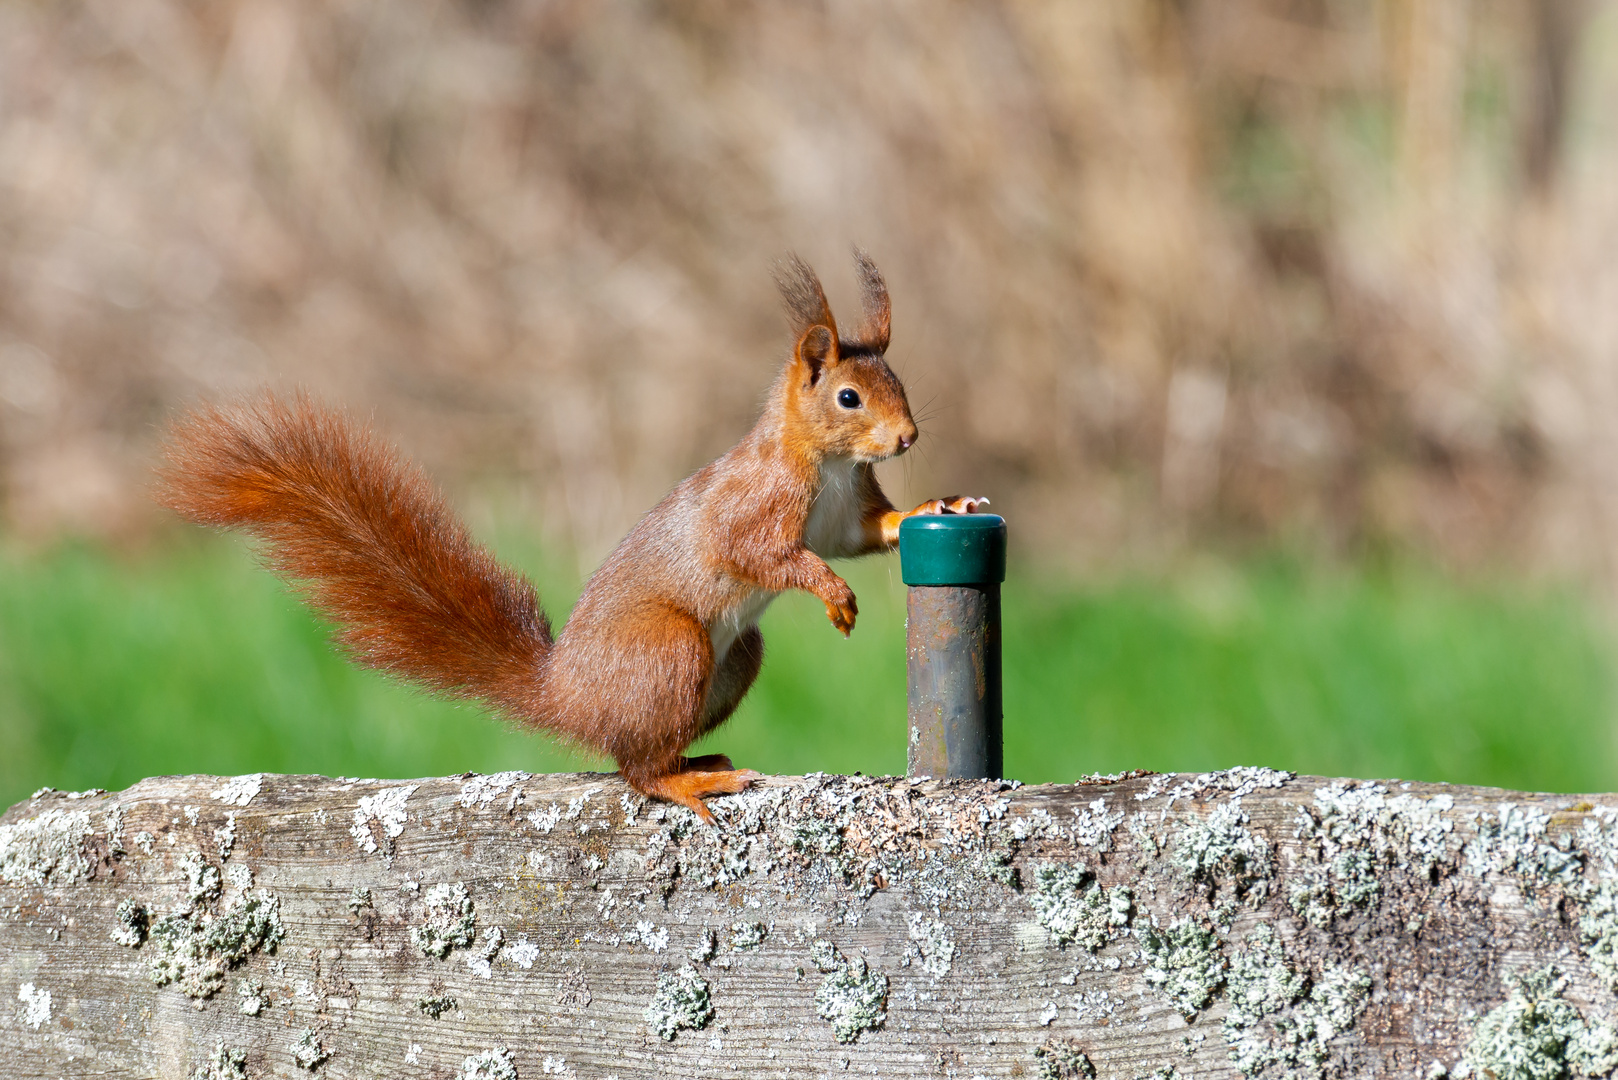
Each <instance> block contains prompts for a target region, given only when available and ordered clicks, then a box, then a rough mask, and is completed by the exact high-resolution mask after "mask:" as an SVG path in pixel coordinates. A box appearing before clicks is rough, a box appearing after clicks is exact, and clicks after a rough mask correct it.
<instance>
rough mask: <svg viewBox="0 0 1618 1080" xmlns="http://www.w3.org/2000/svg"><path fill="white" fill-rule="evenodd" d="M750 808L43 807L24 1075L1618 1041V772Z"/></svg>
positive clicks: (1083, 1059) (1204, 1056) (1490, 1048)
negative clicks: (1592, 780) (712, 824)
mask: <svg viewBox="0 0 1618 1080" xmlns="http://www.w3.org/2000/svg"><path fill="white" fill-rule="evenodd" d="M715 807H716V809H717V810H718V811H719V814H720V818H721V824H720V825H719V827H717V828H708V827H704V826H701V825H699V824H697V823H696V821H695V819H694V818H693V817H692V816H691V815H690V814H689V813H688V812H686V811H684V810H678V809H671V808H669V807H666V806H661V805H655V804H648V803H646V802H644V801H643V800H641V799H640V798H639V797H637V796H635V795H633V794H632V793H630V792H629V791H628V790H627V789H626V788H625V787H624V785H623V784H622V783H620V782H619V781H618V780H617V778H616V777H612V776H596V775H570V776H542V777H534V776H528V775H526V774H522V773H507V774H500V775H497V776H473V775H468V776H464V777H454V778H448V779H438V780H420V781H411V782H402V781H377V780H342V779H339V780H328V779H324V778H320V777H308V776H286V777H281V776H263V777H257V776H255V777H237V778H235V779H226V778H217V777H161V778H155V779H151V780H146V781H143V782H141V783H139V784H136V785H135V786H134V787H132V788H130V789H129V790H127V791H124V792H120V793H117V794H111V795H109V794H105V793H102V792H80V793H74V794H62V793H57V792H48V791H47V792H42V793H40V794H38V795H36V796H35V797H34V798H33V799H31V800H29V801H28V802H26V803H22V804H20V805H18V806H16V807H13V808H12V809H11V810H10V811H9V812H8V813H7V814H6V815H5V817H4V819H3V824H0V934H3V935H4V938H3V940H4V945H3V947H0V994H3V995H4V998H5V999H6V1000H7V1001H9V1002H10V1003H11V1004H9V1005H5V1006H0V1073H4V1075H6V1076H8V1077H17V1078H23V1077H58V1076H91V1075H94V1076H159V1077H194V1076H200V1077H207V1078H218V1077H264V1076H309V1075H311V1074H313V1075H314V1076H319V1077H349V1076H388V1077H440V1078H447V1077H504V1078H509V1077H523V1078H530V1077H543V1076H564V1077H588V1078H605V1077H619V1078H621V1080H622V1078H628V1077H632V1076H659V1077H748V1078H754V1077H775V1076H804V1077H807V1076H819V1075H826V1074H838V1073H842V1072H844V1071H847V1072H849V1073H852V1074H858V1075H878V1076H884V1077H892V1076H929V1077H931V1076H959V1077H962V1078H967V1077H975V1076H982V1077H1001V1076H1027V1077H1041V1076H1043V1077H1077V1076H1090V1075H1096V1076H1100V1077H1121V1078H1134V1077H1144V1076H1158V1077H1168V1076H1176V1075H1177V1076H1180V1077H1190V1076H1196V1077H1199V1078H1202V1077H1209V1076H1233V1075H1236V1074H1238V1073H1240V1072H1246V1073H1247V1074H1249V1075H1255V1076H1257V1075H1264V1076H1282V1075H1287V1074H1292V1075H1297V1076H1314V1075H1323V1076H1331V1075H1355V1076H1369V1075H1379V1076H1391V1075H1401V1076H1421V1077H1436V1076H1439V1075H1443V1074H1444V1073H1446V1072H1447V1074H1448V1075H1451V1076H1459V1075H1462V1074H1463V1073H1465V1072H1466V1071H1468V1070H1471V1071H1473V1072H1474V1073H1475V1074H1477V1075H1482V1074H1483V1072H1484V1070H1485V1069H1487V1070H1488V1071H1492V1072H1493V1073H1494V1074H1495V1075H1496V1076H1497V1077H1499V1078H1501V1080H1504V1078H1506V1077H1510V1076H1517V1075H1521V1076H1529V1075H1533V1076H1545V1077H1550V1076H1562V1075H1569V1076H1578V1075H1592V1076H1594V1075H1601V1076H1605V1075H1607V1074H1609V1073H1611V1072H1612V1071H1613V1069H1614V1067H1615V1066H1618V1040H1615V1036H1614V1033H1613V1030H1612V1027H1611V1026H1610V1025H1611V1024H1612V1020H1611V1018H1612V1017H1613V1015H1614V1014H1615V1012H1618V884H1615V882H1618V798H1615V797H1611V796H1596V797H1590V798H1579V797H1573V796H1542V795H1523V794H1516V793H1509V792H1500V791H1493V790H1483V789H1476V788H1455V787H1442V786H1436V785H1426V784H1399V783H1388V784H1386V785H1380V784H1370V783H1362V782H1358V781H1332V780H1322V779H1317V778H1312V777H1296V778H1294V777H1291V776H1290V775H1289V774H1285V773H1277V772H1272V771H1269V770H1260V769H1242V770H1233V771H1231V772H1226V773H1213V774H1208V775H1205V776H1159V775H1143V776H1135V777H1128V778H1123V779H1119V780H1115V781H1096V782H1091V783H1084V784H1078V785H1073V786H1065V785H1063V786H1046V787H1021V788H1017V787H1014V786H1013V785H1009V784H1006V785H1001V784H992V783H964V782H963V783H953V784H937V783H931V782H923V783H912V782H908V781H905V780H896V779H874V778H861V777H837V776H813V777H804V778H776V779H772V780H769V781H767V782H766V783H765V784H764V785H763V786H762V787H760V788H758V789H756V790H754V791H752V792H748V793H746V794H744V795H741V796H736V797H732V798H728V799H721V800H717V801H716V803H715ZM1092 1070H1093V1072H1092Z"/></svg>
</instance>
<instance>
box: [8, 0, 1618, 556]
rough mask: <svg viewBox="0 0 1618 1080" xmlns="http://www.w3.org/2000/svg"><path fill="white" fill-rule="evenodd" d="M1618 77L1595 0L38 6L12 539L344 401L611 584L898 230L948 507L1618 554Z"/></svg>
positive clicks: (23, 215) (901, 276)
mask: <svg viewBox="0 0 1618 1080" xmlns="http://www.w3.org/2000/svg"><path fill="white" fill-rule="evenodd" d="M1615 101H1618V25H1615V18H1614V12H1613V11H1612V10H1611V9H1610V8H1607V7H1600V6H1596V5H1594V4H1592V3H1586V2H1584V0H1539V2H1535V0H1472V2H1466V0H1382V2H1379V3H1378V2H1368V0H1354V2H1351V0H1299V2H1289V0H1183V2H1179V3H1169V2H1165V0H1132V2H1125V0H1094V2H1089V0H1086V2H1066V0H1043V2H1041V0H1028V2H1022V3H1009V2H1008V3H994V2H990V0H976V2H966V0H955V2H941V0H927V2H924V0H896V2H894V3H889V4H854V3H848V2H846V0H826V2H819V3H816V2H788V3H774V4H749V3H741V2H735V0H692V2H677V3H669V2H663V3H659V2H655V0H643V2H639V3H629V2H625V3H582V2H577V0H476V2H465V3H460V4H450V3H435V2H431V0H386V2H383V0H339V2H325V3H312V2H295V0H212V2H207V3H204V2H201V0H192V2H180V0H86V2H79V3H47V2H30V0H6V2H4V3H0V425H3V426H0V466H3V484H4V486H3V506H4V514H5V520H6V522H7V523H8V524H7V527H8V529H9V531H11V532H13V533H20V534H24V535H34V536H38V535H49V534H52V533H56V532H59V531H61V530H63V529H69V530H82V529H88V530H92V531H112V532H114V533H117V532H120V531H127V530H135V531H139V530H141V529H144V528H146V527H148V526H149V525H150V523H151V522H152V521H153V520H155V516H154V515H153V514H152V512H151V511H149V510H148V509H146V506H145V502H144V496H143V484H144V478H145V475H146V471H147V469H148V468H149V465H150V461H151V457H152V454H153V447H154V445H155V443H156V439H157V436H158V433H159V431H160V429H161V424H162V422H163V419H164V417H165V416H167V415H169V414H170V413H171V412H172V411H173V410H175V409H177V408H179V407H181V406H182V405H183V404H184V403H185V402H187V401H189V400H192V399H194V398H196V397H198V396H222V395H227V394H231V393H236V392H240V391H244V390H247V389H249V388H252V387H255V386H259V385H261V384H273V385H280V386H288V385H293V384H302V385H307V386H309V387H312V388H313V389H315V390H316V391H317V392H318V393H319V394H321V395H322V396H324V397H326V398H329V399H332V400H336V401H341V402H343V403H346V404H348V405H349V406H350V407H352V408H354V409H356V410H357V411H360V412H362V413H366V414H374V415H375V417H376V421H377V424H378V425H379V426H380V427H381V428H383V429H384V430H386V431H387V432H388V433H390V434H391V435H393V436H395V437H396V438H397V439H398V440H399V441H400V442H401V443H402V444H403V445H404V446H405V447H406V448H407V449H408V450H409V451H410V452H411V453H412V454H414V455H416V456H417V457H418V458H419V459H420V460H422V461H423V462H424V463H425V464H426V465H427V466H428V467H429V468H430V469H432V470H433V471H434V472H436V473H437V474H438V475H440V476H441V477H442V478H443V479H444V480H445V481H446V483H447V484H448V485H449V486H450V487H451V488H453V489H455V490H456V491H458V492H460V493H461V494H462V495H463V496H464V495H465V493H466V492H467V491H469V490H472V489H474V488H476V487H477V485H478V484H480V483H481V484H483V485H485V486H492V487H493V488H500V487H501V485H504V490H507V491H510V490H520V491H523V492H526V493H528V495H527V497H528V498H529V499H531V501H532V504H533V505H535V506H536V507H537V508H538V509H537V516H538V517H539V518H540V519H541V520H542V521H543V523H544V527H545V528H546V529H547V530H550V531H551V539H552V540H553V541H563V542H565V543H566V544H567V545H568V546H570V547H572V548H573V549H575V550H578V551H579V552H581V553H582V554H583V556H584V557H585V559H586V561H588V559H590V558H593V557H595V556H597V555H599V554H600V553H601V552H602V551H603V550H604V549H605V547H606V546H607V545H610V544H611V543H612V542H613V541H614V540H615V539H616V537H617V536H618V535H620V534H621V532H622V531H623V530H624V529H625V528H626V527H627V525H628V524H629V523H630V522H631V521H632V520H633V519H634V517H635V516H636V515H638V514H639V513H640V512H642V511H643V510H644V509H645V508H646V507H648V506H649V505H650V504H651V503H652V502H653V501H654V500H655V499H656V498H657V497H658V496H659V495H660V494H661V492H662V491H664V490H666V489H667V487H668V486H670V485H671V484H672V483H673V482H675V481H676V480H677V479H678V478H679V477H680V476H682V475H683V474H685V473H686V472H688V471H689V470H690V469H692V468H694V467H695V466H696V465H698V464H700V463H701V462H702V461H704V460H706V459H707V458H708V457H710V456H712V455H714V454H716V453H718V452H720V451H721V450H723V449H724V448H725V447H726V446H727V445H728V444H729V443H730V442H731V441H732V440H734V439H735V438H736V437H737V436H738V434H739V433H740V432H741V431H742V430H743V429H744V428H745V426H746V425H747V424H748V423H749V421H750V420H751V417H752V415H753V412H754V410H755V408H756V406H757V402H758V400H759V397H760V395H761V393H762V391H763V388H764V387H765V386H766V385H767V383H768V381H769V379H770V377H771V374H772V372H773V369H774V365H775V364H776V363H777V362H778V361H779V359H780V358H781V357H782V355H783V354H784V349H785V347H786V342H785V341H784V330H783V323H782V320H781V319H780V318H779V316H778V314H777V308H776V302H775V299H774V296H773V292H772V287H771V285H770V280H769V267H770V263H771V261H772V260H773V259H774V258H775V257H776V256H778V255H779V254H780V253H781V252H783V251H785V250H787V249H789V248H792V249H796V250H798V251H799V252H801V253H802V254H804V255H805V256H806V257H808V258H809V259H810V260H811V261H812V262H813V263H815V264H816V265H817V266H818V267H819V268H820V270H821V272H822V276H823V277H824V278H825V279H826V281H827V285H828V289H829V291H830V292H831V294H832V297H833V302H834V305H835V304H836V303H837V301H838V300H842V301H843V303H844V304H845V305H846V304H850V303H852V296H853V288H852V281H851V275H850V274H849V270H848V248H849V245H850V244H851V243H856V242H857V243H859V244H861V245H863V246H865V247H867V248H868V249H869V250H870V251H871V252H872V253H873V255H874V256H875V257H876V259H877V261H878V262H879V263H880V264H881V265H882V267H883V268H884V270H885V272H886V273H887V275H888V279H889V284H890V287H891V289H892V292H893V295H894V302H895V333H894V341H895V344H894V348H893V351H892V354H891V359H893V361H894V362H895V366H896V367H897V368H898V369H899V370H900V372H901V374H902V375H903V376H904V377H905V379H906V381H907V384H908V385H909V386H910V388H911V396H912V400H913V403H914V404H915V405H916V406H918V411H920V409H921V407H922V406H923V405H927V408H926V410H925V411H926V412H927V413H929V414H930V415H929V416H928V418H927V420H926V421H925V422H924V425H923V426H924V430H926V431H928V432H930V434H931V438H930V439H928V440H927V441H925V442H924V443H923V446H922V450H923V452H924V456H922V457H919V458H917V459H916V460H914V461H912V462H910V463H908V464H907V465H906V467H905V468H903V469H897V468H896V469H895V472H894V475H893V480H892V483H893V484H895V485H897V486H899V487H900V488H901V489H905V488H908V490H907V491H905V492H904V494H906V495H908V496H909V497H911V498H921V497H924V496H929V495H935V494H940V493H944V492H945V489H948V490H949V491H957V490H961V491H969V492H971V493H978V492H979V491H982V492H984V493H988V494H990V495H992V496H993V497H994V498H995V507H996V509H1000V510H1003V511H1004V512H1006V513H1007V514H1008V515H1011V516H1013V517H1014V518H1015V519H1016V520H1017V521H1018V523H1019V530H1020V536H1022V537H1024V538H1027V539H1029V540H1030V541H1031V542H1037V543H1038V544H1040V545H1042V546H1043V547H1044V549H1045V550H1046V551H1048V552H1060V553H1062V554H1064V555H1066V556H1068V557H1070V558H1074V559H1078V560H1082V561H1086V562H1094V561H1096V560H1101V561H1106V560H1116V559H1120V558H1122V559H1126V560H1134V559H1139V558H1152V557H1156V556H1160V555H1164V554H1173V553H1174V552H1176V551H1180V550H1184V549H1185V548H1186V547H1188V546H1191V545H1198V544H1203V543H1208V542H1214V543H1231V542H1236V543H1258V544H1269V543H1275V542H1288V543H1294V542H1301V543H1303V544H1305V545H1310V546H1321V547H1324V548H1325V549H1327V550H1330V551H1336V552H1347V553H1352V552H1355V551H1358V550H1362V549H1363V548H1365V547H1367V546H1376V545H1382V544H1390V543H1391V544H1400V545H1404V544H1412V545H1415V546H1416V547H1418V548H1419V549H1423V550H1426V551H1429V552H1431V553H1434V554H1436V555H1437V556H1439V557H1441V558H1443V559H1445V560H1448V561H1451V562H1454V563H1458V564H1462V565H1477V564H1490V565H1494V564H1500V563H1505V564H1508V565H1516V566H1528V567H1553V568H1558V569H1562V570H1569V571H1571V572H1575V573H1597V574H1602V575H1606V573H1607V571H1608V569H1609V567H1608V561H1609V557H1610V553H1612V552H1614V551H1618V445H1615V437H1614V435H1613V433H1612V430H1611V429H1612V425H1611V424H1610V423H1609V422H1608V417H1609V416H1610V415H1612V413H1613V410H1614V407H1615V406H1618V369H1615V363H1614V361H1615V360H1618V182H1615V180H1614V176H1615V175H1618V109H1614V108H1613V104H1614V102H1615ZM929 403H930V404H929Z"/></svg>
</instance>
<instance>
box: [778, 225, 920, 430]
mask: <svg viewBox="0 0 1618 1080" xmlns="http://www.w3.org/2000/svg"><path fill="white" fill-rule="evenodd" d="M854 266H855V268H856V269H857V270H858V271H859V276H860V286H861V290H862V292H863V294H864V308H865V310H864V314H863V317H862V319H861V321H860V325H859V329H858V330H856V331H855V333H854V336H853V337H850V338H843V337H839V336H838V334H837V321H836V320H835V319H833V318H832V314H831V307H830V306H829V305H828V304H827V303H826V293H825V291H824V290H823V289H822V288H821V287H820V279H819V278H817V277H816V276H815V272H814V271H813V270H811V269H810V268H809V265H808V264H807V263H805V262H804V261H803V260H802V259H800V258H798V257H797V256H796V255H788V256H787V257H786V259H785V260H783V261H782V263H781V264H780V265H779V266H778V267H777V269H776V277H775V280H776V284H777V285H779V286H780V288H781V297H782V299H783V300H784V301H785V302H786V309H787V317H788V318H789V319H791V320H792V330H793V334H794V335H795V337H796V342H795V344H794V345H793V347H792V359H791V360H789V361H787V375H786V378H787V403H788V409H789V410H790V411H791V413H792V414H793V419H794V420H795V421H797V422H798V424H800V425H801V428H802V429H806V430H807V431H808V432H809V433H810V438H811V439H812V440H813V441H814V444H815V446H816V448H817V449H818V450H819V451H820V452H821V453H823V454H828V455H830V454H836V455H840V456H844V457H851V458H853V459H855V460H856V461H881V460H883V459H884V458H890V457H893V456H894V455H896V454H902V453H904V452H905V451H906V450H908V449H910V447H911V445H912V444H913V443H914V442H915V441H916V422H915V420H914V419H912V418H911V416H910V402H909V401H907V400H906V399H905V388H904V386H903V385H901V384H900V382H899V378H898V376H896V375H895V374H894V373H893V370H892V369H891V368H889V367H888V362H887V361H886V360H884V359H883V354H885V353H886V352H887V351H888V325H889V311H890V309H889V305H888V287H887V286H886V285H885V284H883V282H882V275H881V274H880V273H878V272H877V268H876V264H875V263H873V262H872V261H871V257H870V256H869V255H867V254H865V252H863V251H860V250H858V249H855V251H854Z"/></svg>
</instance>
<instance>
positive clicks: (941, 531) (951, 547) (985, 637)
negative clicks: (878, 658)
mask: <svg viewBox="0 0 1618 1080" xmlns="http://www.w3.org/2000/svg"><path fill="white" fill-rule="evenodd" d="M899 574H900V577H901V578H903V580H904V583H905V584H906V585H908V586H910V595H909V598H908V601H907V606H906V618H905V656H906V669H907V674H908V677H909V697H910V753H909V763H908V772H909V774H910V775H911V776H937V777H970V778H984V777H987V778H991V779H999V778H1000V776H1001V774H1002V773H1003V772H1004V771H1005V769H1004V762H1003V756H1002V743H1001V730H1000V724H1001V715H1000V583H1001V582H1003V581H1004V580H1005V579H1006V523H1005V519H1004V518H1001V517H1000V516H999V515H997V514H938V515H931V514H929V515H918V516H916V517H911V518H906V519H905V520H904V522H903V523H902V524H901V525H900V526H899Z"/></svg>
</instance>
